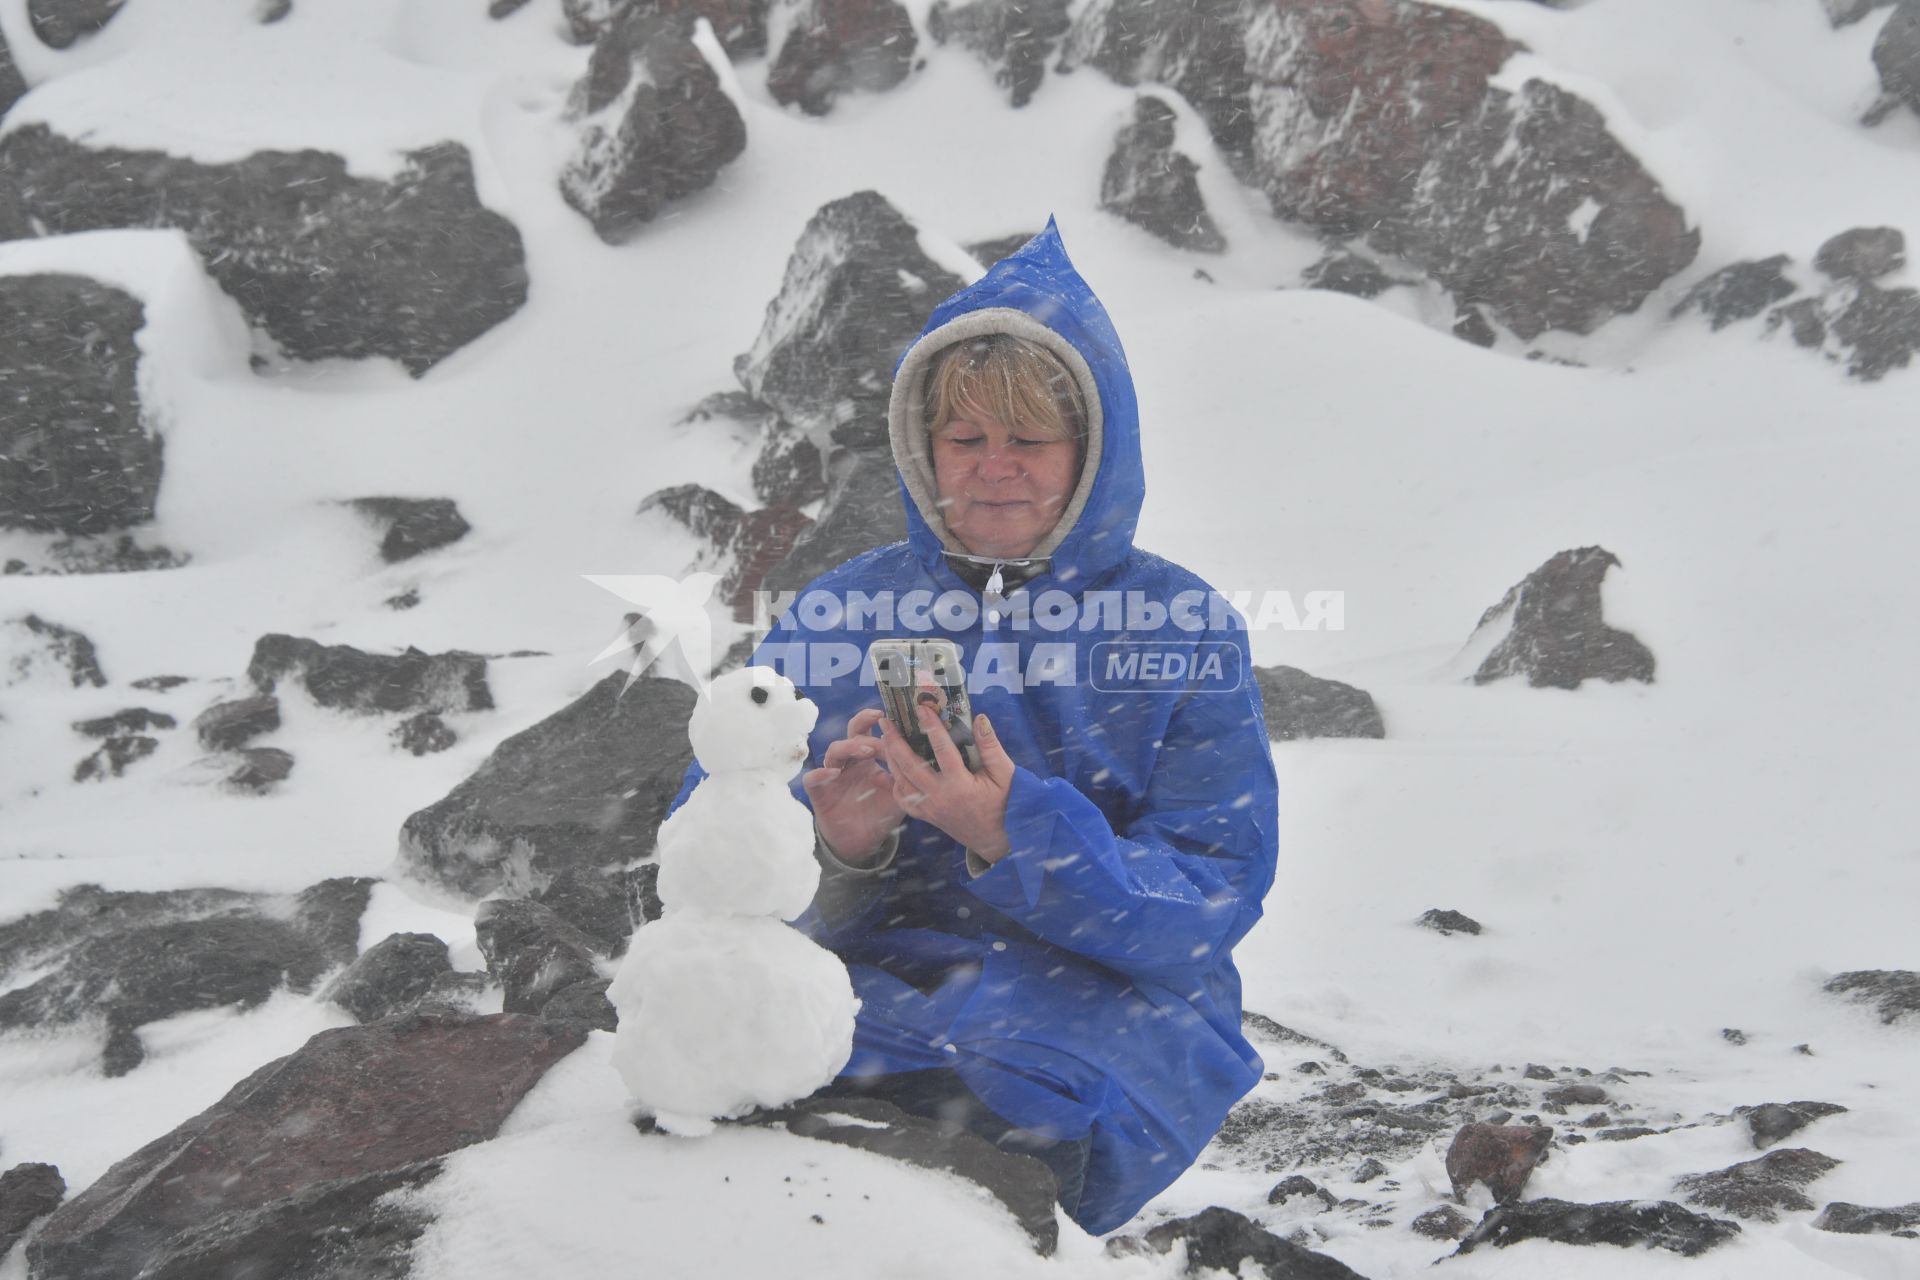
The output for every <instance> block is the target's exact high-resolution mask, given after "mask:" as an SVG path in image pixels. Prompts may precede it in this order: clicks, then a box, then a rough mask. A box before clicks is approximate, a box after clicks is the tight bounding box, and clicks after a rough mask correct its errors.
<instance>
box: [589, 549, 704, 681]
mask: <svg viewBox="0 0 1920 1280" xmlns="http://www.w3.org/2000/svg"><path fill="white" fill-rule="evenodd" d="M581 576H582V577H584V578H585V579H586V580H587V581H588V582H591V583H593V584H594V585H595V586H597V587H602V588H604V589H606V590H608V591H611V592H613V594H615V595H617V596H619V597H620V598H621V599H622V600H625V601H626V602H627V603H629V604H631V605H634V606H636V607H637V608H638V609H639V612H640V616H639V618H637V619H636V620H635V621H634V622H633V624H632V625H631V626H629V627H628V628H627V629H626V630H625V631H624V632H622V633H621V634H620V636H619V637H618V638H617V639H615V640H614V641H613V643H611V644H609V645H608V646H607V647H606V648H604V649H602V650H601V651H600V652H599V654H597V655H596V656H595V657H594V659H593V662H600V661H603V660H604V659H606V658H610V657H612V656H613V655H614V654H616V653H620V652H622V651H624V650H627V649H632V650H633V651H634V655H633V662H632V664H631V665H630V666H628V668H627V683H626V684H625V685H623V686H622V687H621V689H620V692H621V694H623V695H624V694H625V693H626V691H627V690H628V689H631V688H633V685H634V682H635V681H636V680H638V679H639V678H640V677H641V676H642V675H643V674H644V673H645V672H646V670H647V668H648V667H651V666H652V665H653V664H654V663H655V662H656V661H658V662H659V663H660V668H661V673H662V674H664V675H669V676H672V677H673V678H674V679H677V680H680V681H683V682H684V683H686V684H690V685H692V686H693V687H694V688H695V689H699V690H705V689H706V687H707V677H708V675H709V673H710V672H712V670H713V620H712V619H711V618H710V617H709V616H708V615H707V602H708V601H709V600H710V599H712V598H713V589H714V587H715V586H716V585H717V584H718V583H719V581H720V575H718V574H714V573H690V574H688V575H687V576H686V577H684V578H668V577H664V576H662V575H660V574H655V573H588V574H582V575H581ZM669 651H671V652H669ZM674 658H678V660H679V661H678V664H677V665H678V669H676V664H675V663H674V662H673V659H674ZM587 665H588V666H592V665H593V663H588V664H587Z"/></svg>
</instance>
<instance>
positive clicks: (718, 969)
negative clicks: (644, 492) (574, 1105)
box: [607, 667, 860, 1135]
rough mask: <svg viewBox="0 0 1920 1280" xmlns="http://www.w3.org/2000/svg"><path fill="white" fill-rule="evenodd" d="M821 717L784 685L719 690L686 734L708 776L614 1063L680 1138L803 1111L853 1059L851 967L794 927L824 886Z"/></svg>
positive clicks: (628, 996)
mask: <svg viewBox="0 0 1920 1280" xmlns="http://www.w3.org/2000/svg"><path fill="white" fill-rule="evenodd" d="M818 715H819V708H817V707H815V706H814V705H813V703H811V702H808V701H807V700H806V699H804V698H803V697H801V695H800V691H799V690H798V689H796V688H794V686H793V682H792V681H791V680H788V679H787V678H786V677H784V676H781V675H777V674H775V673H774V672H772V671H770V670H768V669H767V668H765V667H744V668H741V669H740V670H737V671H731V672H728V673H727V674H726V675H723V676H721V677H720V678H718V679H717V680H715V681H714V682H713V683H712V684H711V685H710V686H708V688H707V691H706V692H705V693H703V694H702V695H701V697H700V701H699V704H698V705H697V706H696V707H695V708H694V712H693V719H692V721H691V723H690V724H689V725H688V736H689V737H690V738H691V739H692V740H693V753H694V756H695V758H696V759H698V760H699V762H700V766H701V768H703V769H705V770H706V773H707V776H706V778H704V779H703V780H702V781H701V782H700V784H699V785H698V786H697V787H695V788H694V790H693V794H692V795H690V796H688V797H687V802H686V803H685V804H684V805H682V806H681V807H680V809H679V810H678V811H677V812H675V813H674V815H673V816H672V817H670V818H668V819H667V820H666V822H664V823H662V824H661V827H660V840H659V852H658V856H659V862H660V879H659V892H660V901H661V905H662V907H663V908H664V910H663V913H662V915H661V918H660V919H659V920H656V921H654V922H652V923H651V924H647V925H643V926H642V927H641V928H640V929H639V931H638V932H636V933H635V934H634V936H633V940H632V942H631V944H630V945H629V946H628V948H627V955H626V959H625V960H624V961H622V963H621V965H620V971H619V973H618V974H617V975H616V976H615V977H614V980H613V985H612V986H611V987H610V988H609V989H608V991H607V997H608V999H610V1000H611V1001H612V1002H613V1006H614V1008H615V1009H617V1010H618V1011H619V1014H620V1029H619V1032H618V1034H617V1036H616V1038H615V1041H614V1049H613V1063H614V1066H615V1067H616V1068H617V1069H618V1070H619V1072H620V1075H621V1077H622V1078H623V1079H624V1080H625V1081H626V1084H627V1091H628V1093H630V1094H631V1095H632V1097H633V1100H634V1101H635V1102H637V1103H638V1104H639V1105H640V1106H641V1107H642V1108H643V1109H645V1110H646V1111H648V1112H651V1113H652V1115H653V1117H654V1119H655V1120H656V1121H657V1122H658V1123H659V1125H660V1127H661V1128H663V1129H665V1130H667V1131H668V1132H669V1133H680V1134H689V1135H693V1134H702V1133H708V1132H711V1131H712V1129H713V1121H714V1118H715V1117H728V1116H737V1115H742V1114H744V1113H746V1112H748V1111H751V1110H753V1109H754V1108H755V1107H773V1106H780V1105H782V1104H783V1103H787V1102H791V1101H792V1100H794V1099H795V1098H803V1097H805V1096H807V1095H808V1094H810V1093H812V1092H813V1091H814V1090H815V1089H817V1088H819V1087H820V1086H821V1085H823V1084H825V1083H827V1082H828V1081H829V1080H831V1079H833V1077H834V1076H835V1075H837V1074H839V1072H840V1069H841V1068H842V1067H844V1066H845V1065H846V1064H847V1059H848V1058H849V1057H850V1056H851V1055H852V1053H853V1019H854V1014H855V1013H856V1012H857V1011H858V1009H859V1007H860V1005H859V1001H858V1000H857V999H855V998H854V994H853V984H852V983H851V982H850V981H849V980H848V978H847V970H846V966H845V965H843V964H841V963H840V959H839V957H838V956H836V955H834V954H833V953H832V952H831V951H828V950H826V949H825V948H823V947H821V946H819V945H818V944H816V943H815V942H814V941H813V940H812V939H810V938H808V937H806V936H805V935H804V934H802V933H800V932H799V931H798V930H795V929H793V928H790V927H789V926H788V925H787V924H786V923H784V922H785V921H788V920H791V919H793V918H795V917H796V916H798V915H799V914H800V913H801V912H803V911H805V910H806V909H807V905H808V904H809V903H810V902H812V900H813V893H814V889H815V887H816V886H817V885H818V884H819V880H820V868H819V865H818V864H817V863H816V862H815V861H814V856H813V846H814V832H813V815H812V814H811V813H810V812H809V811H808V809H807V807H806V806H805V805H803V804H801V803H800V802H799V801H798V800H796V799H794V798H793V793H792V792H791V791H790V790H788V783H789V781H790V780H791V779H792V777H793V775H794V774H795V773H797V772H798V771H799V769H800V767H801V766H802V765H803V764H805V763H806V759H807V735H808V734H810V733H811V732H812V731H813V724H814V720H815V719H816V718H817V717H818Z"/></svg>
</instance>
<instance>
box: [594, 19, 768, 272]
mask: <svg viewBox="0 0 1920 1280" xmlns="http://www.w3.org/2000/svg"><path fill="white" fill-rule="evenodd" d="M567 115H568V117H569V119H570V120H572V121H573V122H574V123H575V124H576V125H577V126H578V128H579V130H580V146H579V150H578V151H577V152H575V154H574V156H573V158H572V160H570V161H569V162H568V164H567V168H566V170H565V172H564V173H562V174H561V176H560V190H561V193H562V194H563V195H564V196H565V197H566V200H567V203H568V204H570V205H572V206H573V207H574V208H575V209H577V210H579V211H580V213H582V214H583V215H585V216H586V218H587V220H588V221H590V222H592V223H593V229H594V231H595V232H597V233H598V234H599V236H600V238H601V239H602V240H605V241H606V242H607V243H609V244H618V243H620V242H621V241H623V240H625V239H627V238H628V237H629V236H631V235H632V234H633V233H634V232H636V231H637V230H639V228H640V227H641V226H643V225H644V224H646V223H649V222H652V221H653V220H654V218H655V217H656V216H658V215H659V213H660V211H661V208H662V207H663V206H664V205H666V204H667V203H668V202H670V201H673V200H677V199H679V198H680V197H682V196H686V195H691V194H692V193H693V192H695V191H699V190H701V189H703V188H705V187H708V186H711V185H712V184H713V181H714V178H715V177H717V176H718V174H719V172H720V170H721V168H722V167H723V166H725V165H727V164H728V163H730V162H731V161H732V160H733V159H734V158H735V157H737V156H738V155H739V154H740V153H741V151H743V150H744V149H745V148H746V145H747V126H746V122H745V121H744V120H742V119H741V116H740V109H739V108H738V107H736V106H735V105H734V102H733V99H732V98H730V97H728V96H727V94H726V92H725V91H724V90H723V89H722V88H721V86H720V78H719V76H717V75H716V74H715V73H714V69H713V67H711V66H709V65H708V63H707V60H706V57H705V56H704V55H703V54H702V53H701V52H700V50H699V49H698V48H697V47H696V46H695V44H694V42H693V40H692V39H691V37H690V34H689V32H688V30H687V24H686V23H685V22H684V20H683V19H680V18H678V17H675V16H673V15H668V14H661V13H657V12H655V11H654V10H653V9H651V8H648V7H642V6H639V5H633V6H630V7H629V8H628V9H627V10H626V11H625V12H624V13H623V14H621V15H620V16H619V17H617V18H615V19H614V21H613V23H612V25H611V26H610V27H609V28H608V29H607V31H606V32H605V34H603V35H602V36H601V37H600V39H599V42H598V43H597V44H596V45H595V46H594V49H593V59H592V61H591V62H590V63H589V64H588V67H587V74H586V76H585V78H583V79H582V80H581V81H580V83H579V84H577V85H575V86H574V90H573V96H572V99H571V101H570V102H569V103H568V107H567Z"/></svg>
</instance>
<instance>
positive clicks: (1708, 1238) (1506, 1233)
mask: <svg viewBox="0 0 1920 1280" xmlns="http://www.w3.org/2000/svg"><path fill="white" fill-rule="evenodd" d="M1739 1234H1740V1224H1738V1223H1736V1222H1728V1221H1726V1220H1724V1219H1721V1218H1709V1217H1707V1216H1705V1215H1704V1214H1698V1213H1694V1212H1692V1211H1690V1210H1687V1209H1683V1208H1681V1207H1680V1206H1679V1205H1677V1204H1674V1203H1672V1202H1671V1201H1667V1200H1661V1201H1648V1200H1615V1201H1609V1202H1608V1203H1605V1204H1572V1203H1569V1202H1568V1201H1565V1200H1551V1199H1542V1200H1527V1201H1523V1202H1522V1203H1520V1204H1508V1205H1499V1206H1496V1207H1495V1208H1493V1209H1491V1210H1489V1211H1488V1213H1487V1216H1486V1217H1484V1218H1482V1219H1480V1225H1479V1226H1477V1227H1475V1228H1474V1229H1473V1233H1472V1234H1471V1235H1469V1236H1468V1237H1467V1238H1466V1239H1465V1240H1462V1241H1461V1242H1460V1249H1459V1252H1460V1253H1471V1252H1472V1251H1473V1250H1474V1249H1475V1248H1477V1247H1479V1246H1480V1245H1483V1244H1494V1245H1498V1246H1499V1247H1500V1248H1503V1249H1504V1248H1506V1247H1507V1246H1508V1245H1512V1244H1518V1243H1520V1242H1521V1241H1522V1240H1550V1241H1552V1242H1553V1243H1555V1244H1581V1245H1589V1244H1611V1245H1617V1246H1619V1247H1621V1248H1655V1249H1666V1250H1668V1251H1670V1252H1672V1253H1677V1254H1680V1255H1681V1256H1682V1257H1687V1258H1691V1257H1695V1256H1697V1255H1699V1254H1702V1253H1705V1252H1706V1251H1707V1250H1708V1249H1711V1248H1713V1247H1714V1246H1715V1245H1717V1244H1721V1243H1724V1242H1725V1241H1727V1240H1730V1239H1732V1238H1733V1237H1735V1236H1737V1235H1739Z"/></svg>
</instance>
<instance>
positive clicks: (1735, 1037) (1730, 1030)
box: [1720, 1027, 1747, 1045]
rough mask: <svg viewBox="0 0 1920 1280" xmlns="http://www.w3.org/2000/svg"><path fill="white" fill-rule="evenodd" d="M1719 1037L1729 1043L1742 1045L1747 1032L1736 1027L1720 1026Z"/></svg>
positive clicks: (1745, 1040)
mask: <svg viewBox="0 0 1920 1280" xmlns="http://www.w3.org/2000/svg"><path fill="white" fill-rule="evenodd" d="M1720 1038H1721V1039H1722V1040H1725V1041H1726V1042H1727V1043H1728V1044H1731V1045H1744V1044H1746V1042H1747V1033H1746V1032H1744V1031H1742V1030H1740V1028H1738V1027H1722V1028H1720Z"/></svg>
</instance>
